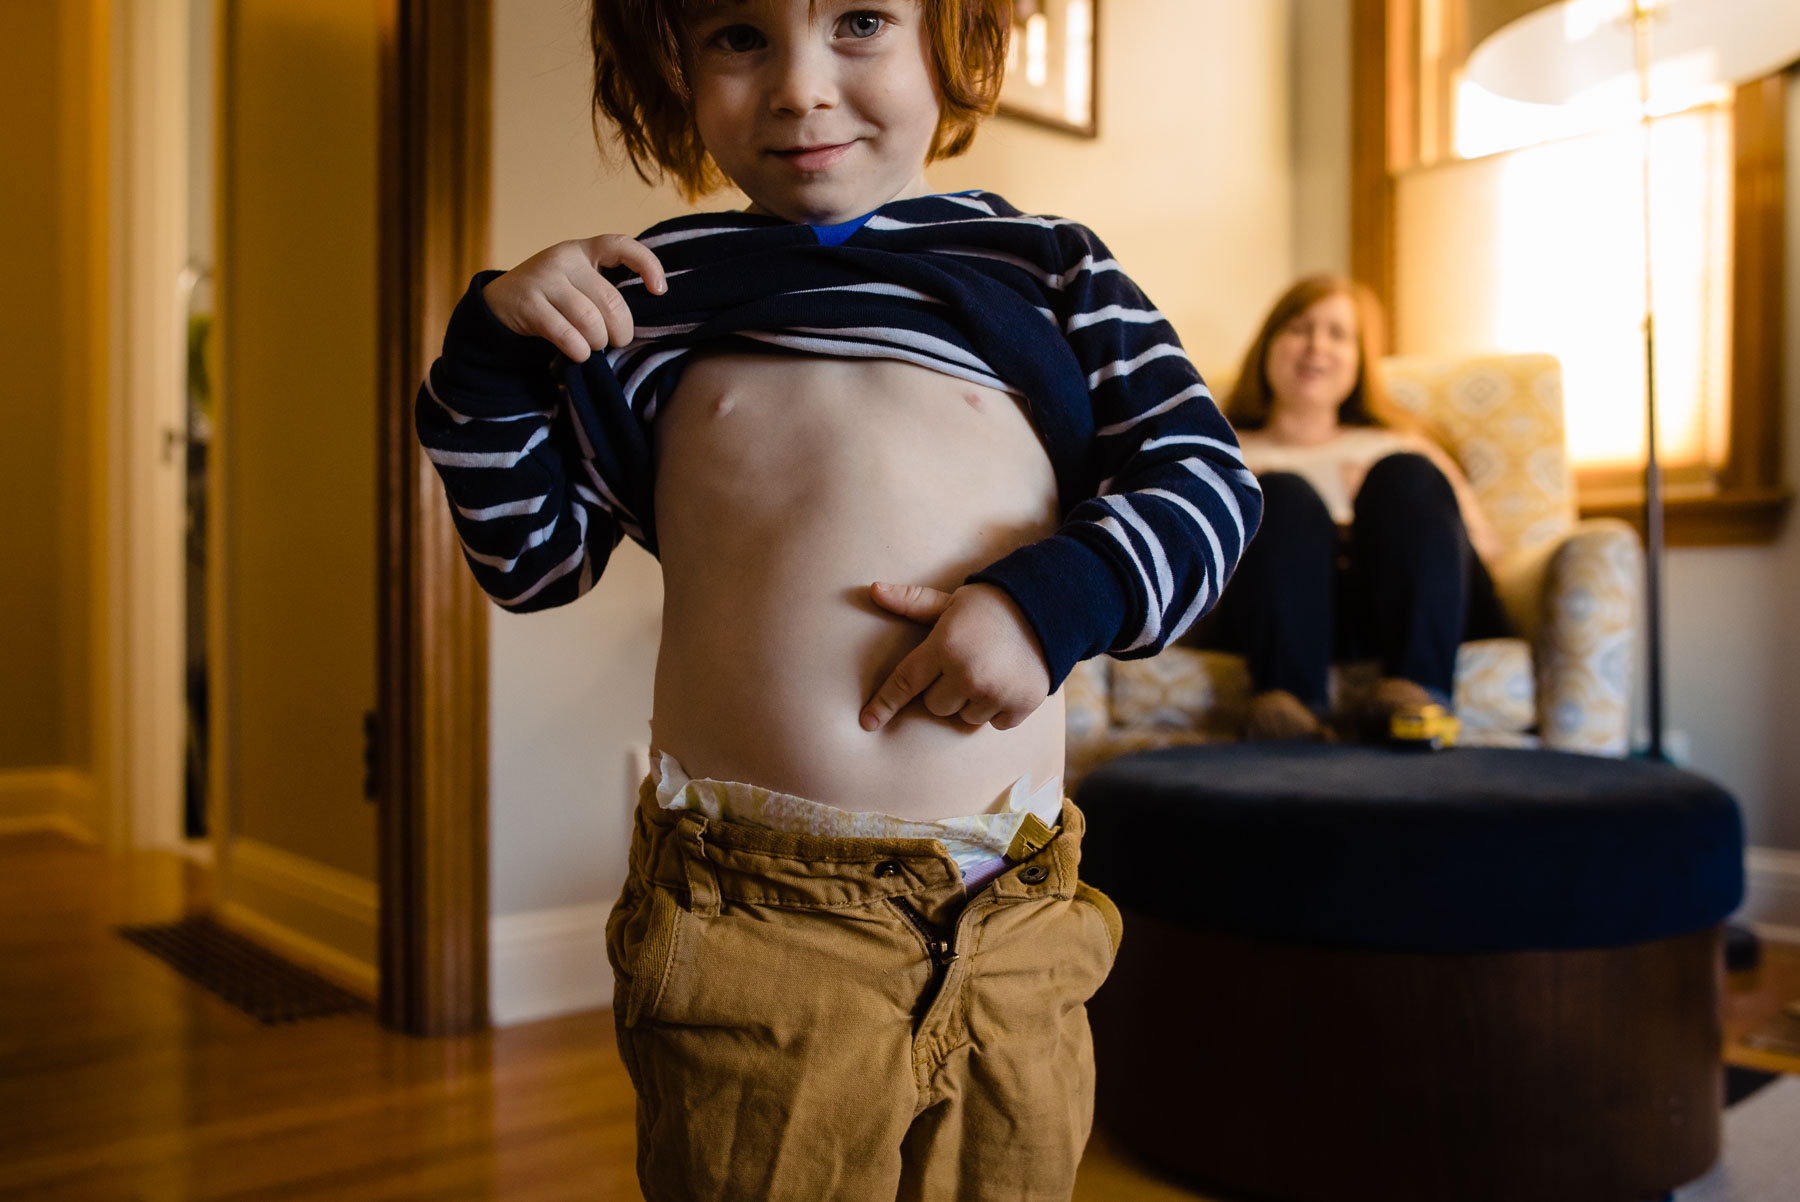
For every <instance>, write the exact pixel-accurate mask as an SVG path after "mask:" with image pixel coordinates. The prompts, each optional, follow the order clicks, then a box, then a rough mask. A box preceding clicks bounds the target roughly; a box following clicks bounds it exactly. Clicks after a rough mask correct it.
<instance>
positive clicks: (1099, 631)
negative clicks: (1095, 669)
mask: <svg viewBox="0 0 1800 1202" xmlns="http://www.w3.org/2000/svg"><path fill="white" fill-rule="evenodd" d="M964 583H967V584H987V585H992V586H994V587H995V588H998V589H1000V590H1001V591H1002V592H1004V593H1005V594H1006V595H1007V596H1008V597H1010V598H1011V599H1012V602H1013V604H1014V605H1016V606H1018V608H1019V612H1020V613H1021V614H1023V615H1024V617H1025V621H1026V623H1027V624H1028V625H1029V626H1030V627H1031V631H1032V633H1033V634H1034V635H1036V636H1037V642H1038V648H1039V650H1041V651H1042V652H1043V655H1044V664H1045V666H1046V667H1047V668H1048V669H1049V672H1050V690H1051V692H1055V691H1056V690H1057V689H1059V688H1061V687H1062V683H1063V681H1064V679H1066V678H1067V677H1068V675H1069V673H1070V672H1072V671H1074V669H1075V665H1076V664H1078V663H1080V662H1081V661H1082V660H1084V659H1089V658H1091V657H1093V656H1096V655H1100V654H1102V653H1103V652H1105V651H1106V650H1107V648H1109V647H1111V646H1112V645H1113V643H1114V642H1115V641H1117V639H1118V636H1119V630H1120V628H1121V627H1122V626H1123V625H1124V624H1125V619H1126V617H1127V616H1128V615H1129V613H1130V611H1131V596H1130V594H1129V593H1128V592H1127V591H1126V589H1125V586H1124V585H1123V584H1122V583H1121V582H1120V580H1119V578H1118V574H1117V572H1116V571H1115V570H1114V568H1113V565H1112V564H1111V562H1110V561H1108V560H1107V559H1106V557H1105V556H1103V555H1101V554H1100V553H1099V552H1097V551H1095V550H1094V549H1093V548H1092V547H1089V546H1088V545H1087V544H1086V543H1084V542H1083V541H1082V540H1080V539H1078V538H1075V537H1074V536H1072V535H1069V534H1055V535H1052V536H1051V537H1049V538H1047V539H1044V540H1043V541H1041V542H1036V543H1030V544H1027V545H1026V546H1023V547H1020V548H1019V549H1018V550H1016V551H1014V552H1012V553H1011V554H1010V555H1007V556H1005V557H1004V558H1002V559H1000V560H997V561H996V562H994V563H992V564H989V565H988V566H987V567H985V568H983V569H982V570H981V571H979V572H977V573H975V574H974V575H972V576H970V577H969V578H968V579H967V580H966V581H965V582H964Z"/></svg>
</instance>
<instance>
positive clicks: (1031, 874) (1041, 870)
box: [1019, 864, 1050, 885]
mask: <svg viewBox="0 0 1800 1202" xmlns="http://www.w3.org/2000/svg"><path fill="white" fill-rule="evenodd" d="M1049 875H1050V872H1049V870H1048V869H1046V868H1045V867H1044V866H1043V865H1041V864H1030V865H1027V866H1026V867H1024V868H1021V869H1019V879H1020V880H1022V881H1024V882H1025V883H1026V884H1027V885H1041V884H1043V883H1044V878H1045V877H1047V876H1049Z"/></svg>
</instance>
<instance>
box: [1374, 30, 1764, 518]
mask: <svg viewBox="0 0 1800 1202" xmlns="http://www.w3.org/2000/svg"><path fill="white" fill-rule="evenodd" d="M1533 7H1536V6H1535V5H1532V4H1529V3H1516V2H1514V3H1510V5H1509V4H1508V3H1500V2H1498V0H1481V2H1480V3H1475V2H1474V0H1356V2H1355V26H1354V29H1355V46H1354V68H1353V70H1354V75H1355V80H1356V82H1355V84H1354V90H1355V100H1356V103H1355V106H1354V109H1355V112H1354V116H1353V122H1354V128H1355V134H1354V142H1353V147H1354V151H1353V153H1354V155H1355V157H1356V160H1357V162H1356V166H1355V181H1356V189H1355V190H1356V196H1355V200H1354V202H1353V207H1354V210H1355V212H1354V216H1353V225H1354V227H1355V230H1356V237H1355V240H1354V245H1355V247H1356V249H1357V251H1358V252H1359V262H1358V263H1357V264H1356V270H1357V273H1358V274H1359V275H1361V276H1363V277H1364V278H1365V279H1367V280H1369V281H1370V282H1371V283H1372V284H1375V285H1376V286H1377V290H1378V291H1381V292H1383V294H1384V299H1385V300H1387V301H1388V303H1389V306H1390V308H1391V310H1392V312H1393V316H1394V326H1395V330H1396V334H1397V338H1396V342H1397V346H1398V349H1400V350H1402V351H1410V350H1428V351H1433V352H1453V353H1454V352H1457V351H1463V350H1469V351H1473V350H1486V349H1509V350H1547V351H1550V352H1552V353H1554V354H1556V355H1557V356H1558V357H1559V358H1560V359H1561V360H1562V362H1563V368H1564V386H1565V387H1564V397H1565V406H1566V411H1567V417H1568V428H1569V436H1570V452H1571V456H1572V458H1573V459H1574V461H1575V465H1576V468H1577V475H1578V480H1579V484H1580V495H1581V500H1582V508H1583V512H1584V513H1586V514H1590V515H1596V514H1608V515H1616V516H1621V517H1627V518H1635V517H1636V516H1637V509H1638V507H1639V506H1640V505H1641V497H1642V485H1641V467H1640V465H1641V463H1642V456H1643V453H1644V405H1645V364H1644V341H1643V334H1642V322H1643V316H1644V312H1645V279H1644V245H1645V240H1644V202H1643V183H1642V175H1641V171H1642V163H1643V158H1642V154H1643V146H1644V140H1643V137H1642V134H1641V132H1640V130H1639V127H1638V126H1637V125H1636V123H1635V122H1634V121H1632V119H1631V114H1632V113H1633V112H1634V111H1635V96H1633V95H1626V96H1623V97H1615V98H1613V99H1614V103H1613V104H1612V105H1611V106H1610V107H1609V106H1608V104H1607V103H1606V102H1605V101H1606V99H1607V98H1605V97H1601V98H1599V99H1598V100H1597V101H1595V102H1593V103H1589V104H1587V105H1585V106H1570V107H1565V108H1558V109H1551V108H1548V107H1547V106H1540V105H1530V104H1523V103H1520V102H1517V101H1509V100H1503V99H1501V98H1499V97H1497V96H1495V95H1493V94H1492V93H1489V92H1487V91H1485V90H1483V89H1482V88H1480V87H1479V86H1478V85H1477V84H1475V83H1473V82H1472V81H1471V80H1470V79H1469V78H1467V76H1466V73H1465V71H1464V67H1465V64H1466V62H1467V60H1468V58H1469V44H1470V38H1469V32H1470V26H1471V24H1472V23H1473V24H1475V25H1477V26H1479V25H1480V24H1481V22H1483V21H1485V22H1487V23H1489V27H1492V26H1493V25H1497V24H1498V23H1500V21H1501V19H1502V15H1501V14H1497V13H1496V12H1495V11H1493V10H1495V9H1509V10H1510V11H1524V10H1526V9H1530V8H1533ZM1590 7H1592V6H1590ZM1579 8H1580V6H1576V9H1579ZM1476 9H1479V10H1480V11H1477V12H1475V13H1474V15H1473V16H1471V11H1472V10H1476ZM1571 11H1575V10H1571ZM1576 15H1579V13H1577V14H1576ZM1783 89H1784V80H1783V77H1782V76H1781V75H1779V74H1777V75H1775V76H1772V77H1770V78H1768V79H1765V80H1761V81H1758V82H1757V83H1754V84H1751V85H1749V86H1746V87H1743V88H1739V89H1736V90H1735V92H1730V91H1728V92H1725V93H1719V92H1714V93H1712V94H1698V93H1693V92H1689V93H1686V94H1684V96H1683V99H1682V100H1681V102H1679V103H1677V104H1674V105H1671V106H1669V107H1670V108H1671V109H1673V110H1674V111H1671V112H1668V113H1667V114H1666V115H1662V116H1659V117H1658V119H1657V120H1656V121H1655V122H1654V125H1653V133H1652V136H1651V139H1650V148H1651V159H1650V162H1651V165H1652V166H1651V197H1652V202H1651V210H1650V211H1651V231H1652V253H1651V261H1652V266H1653V268H1654V274H1653V279H1654V282H1655V296H1656V323H1655V330H1656V382H1657V401H1658V409H1659V420H1658V449H1659V453H1660V457H1661V459H1662V462H1663V465H1664V471H1665V477H1666V480H1667V486H1668V496H1669V504H1668V519H1669V521H1668V525H1669V536H1670V541H1671V542H1672V543H1676V544H1681V543H1689V544H1692V543H1714V542H1766V541H1771V540H1772V539H1773V538H1774V536H1775V534H1776V533H1777V531H1778V530H1779V526H1780V522H1781V518H1782V515H1783V512H1784V510H1785V508H1786V504H1787V493H1786V490H1785V488H1784V487H1783V482H1782V480H1781V477H1780V471H1781V464H1780V447H1779V441H1778V439H1779V428H1780V427H1779V420H1780V407H1781V397H1780V386H1781V385H1780V380H1781V361H1780V356H1781V344H1780V330H1781V320H1782V316H1781V301H1782V288H1783V261H1782V255H1781V254H1780V253H1779V252H1780V250H1781V238H1782V229H1783V221H1784V218H1785V213H1784V207H1783V206H1784V203H1785V201H1784V198H1783V196H1782V188H1781V182H1782V175H1783V171H1784V167H1785V131H1784V129H1783V124H1782V116H1783V111H1784V106H1785V100H1784V92H1783ZM1621 112H1623V114H1624V121H1623V122H1621V120H1620V114H1621ZM1771 250H1773V251H1774V252H1775V253H1771Z"/></svg>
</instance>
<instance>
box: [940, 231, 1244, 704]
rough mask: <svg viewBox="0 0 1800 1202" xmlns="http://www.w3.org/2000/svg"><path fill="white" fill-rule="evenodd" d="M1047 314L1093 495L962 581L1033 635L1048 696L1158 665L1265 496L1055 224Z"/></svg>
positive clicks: (1137, 300) (1107, 271) (1165, 353)
mask: <svg viewBox="0 0 1800 1202" xmlns="http://www.w3.org/2000/svg"><path fill="white" fill-rule="evenodd" d="M1046 236H1047V237H1048V238H1050V239H1051V240H1052V246H1053V248H1054V249H1053V252H1052V254H1053V261H1055V262H1056V263H1057V264H1058V265H1059V270H1058V272H1057V273H1056V275H1055V276H1053V278H1052V282H1051V289H1050V296H1051V308H1052V312H1053V313H1054V315H1055V319H1056V321H1057V324H1058V326H1059V328H1060V330H1061V332H1062V334H1063V336H1064V337H1065V338H1066V339H1067V340H1068V342H1069V345H1070V347H1071V348H1072V349H1073V350H1074V352H1075V356H1076V359H1077V360H1078V361H1079V362H1080V363H1081V366H1082V370H1083V371H1084V372H1085V373H1087V388H1088V396H1089V401H1090V403H1091V405H1092V408H1093V416H1094V448H1093V456H1094V458H1093V467H1094V471H1095V476H1096V478H1097V480H1098V486H1097V488H1096V494H1095V495H1094V496H1093V497H1091V498H1088V499H1085V500H1082V501H1080V502H1079V503H1077V504H1075V505H1074V506H1072V507H1071V508H1070V509H1069V511H1068V513H1067V516H1066V518H1065V520H1064V524H1063V526H1062V527H1061V529H1059V530H1058V531H1057V533H1056V534H1054V535H1053V536H1051V537H1050V538H1048V539H1045V540H1043V541H1042V542H1038V543H1033V544H1031V545H1029V546H1025V547H1021V548H1020V549H1019V550H1017V551H1015V552H1013V553H1012V554H1010V555H1008V556H1006V557H1005V558H1003V559H1001V560H999V561H998V562H997V563H995V564H993V565H991V566H989V567H988V568H985V569H983V570H982V571H981V572H979V573H977V574H975V575H974V576H972V577H970V579H971V581H973V582H980V583H989V584H994V585H997V586H998V587H1000V588H1002V589H1004V590H1005V591H1006V592H1007V594H1008V595H1009V596H1011V597H1012V598H1013V600H1014V601H1015V602H1016V603H1017V604H1018V605H1019V608H1020V609H1021V610H1022V611H1023V612H1024V614H1025V616H1026V619H1027V620H1028V621H1029V622H1030V623H1031V625H1032V627H1033V630H1034V631H1035V632H1036V634H1037V636H1038V642H1039V644H1040V646H1041V647H1042V648H1043V651H1044V656H1045V659H1046V661H1047V663H1048V665H1049V668H1050V678H1051V682H1052V684H1053V686H1056V685H1060V684H1061V683H1062V681H1063V679H1064V678H1065V677H1066V676H1067V675H1068V673H1069V672H1070V671H1071V670H1072V669H1073V668H1074V666H1075V665H1076V664H1077V663H1079V662H1080V661H1081V660H1083V659H1087V658H1089V657H1091V656H1095V655H1100V654H1103V653H1110V654H1112V655H1114V656H1117V657H1119V658H1121V659H1136V658H1140V657H1145V656H1151V655H1155V654H1156V653H1157V652H1158V651H1161V650H1162V649H1163V648H1164V647H1166V646H1167V645H1168V644H1169V643H1171V642H1172V641H1174V640H1175V639H1178V638H1180V637H1181V635H1182V634H1184V633H1185V632H1186V631H1187V630H1188V628H1189V627H1191V626H1192V625H1193V623H1194V621H1195V620H1196V619H1197V618H1199V617H1200V616H1201V615H1202V614H1203V613H1205V612H1206V611H1207V610H1208V609H1210V608H1211V607H1212V606H1213V605H1214V604H1215V603H1216V602H1217V601H1218V598H1219V594H1220V592H1221V590H1223V589H1224V587H1225V582H1226V581H1227V580H1228V579H1230V577H1231V573H1232V571H1233V570H1234V569H1235V568H1236V566H1237V562H1238V560H1239V558H1240V557H1241V556H1242V555H1243V551H1244V547H1245V545H1246V544H1247V543H1248V541H1249V539H1250V536H1251V535H1252V534H1254V533H1255V532H1256V527H1257V524H1258V522H1259V521H1260V520H1261V516H1262V493H1261V490H1260V489H1258V487H1257V485H1256V478H1255V477H1254V476H1253V475H1252V474H1251V473H1250V472H1249V471H1248V470H1247V469H1246V468H1245V467H1244V463H1243V459H1242V458H1241V457H1240V455H1239V453H1238V447H1237V439H1236V437H1235V436H1234V435H1233V434H1232V431H1231V427H1230V426H1229V425H1228V424H1227V423H1226V421H1225V418H1224V417H1223V415H1222V414H1220V412H1219V409H1218V407H1217V406H1216V405H1215V404H1214V403H1213V398H1212V393H1211V392H1210V391H1209V390H1208V389H1207V387H1206V384H1205V382H1204V381H1203V380H1202V379H1201V378H1200V373H1199V372H1198V370H1196V369H1195V367H1194V365H1193V363H1192V361H1190V360H1189V359H1188V356H1187V352H1186V351H1184V350H1183V349H1182V346H1181V340H1180V339H1179V338H1178V337H1177V336H1176V334H1175V330H1174V328H1173V327H1172V326H1171V325H1170V324H1169V322H1168V321H1167V320H1166V319H1165V318H1164V317H1163V315H1162V314H1161V313H1160V312H1158V311H1157V309H1156V307H1155V306H1154V305H1153V304H1151V303H1150V301H1149V299H1148V298H1146V297H1145V296H1144V294H1143V292H1142V291H1140V290H1139V289H1138V287H1137V285H1136V284H1134V283H1133V282H1132V281H1131V279H1130V277H1128V276H1127V275H1125V273H1124V272H1123V271H1121V270H1120V268H1119V264H1118V262H1117V260H1115V259H1114V258H1113V257H1112V255H1111V254H1110V252H1108V251H1107V249H1106V247H1105V246H1104V245H1103V244H1102V243H1101V242H1100V240H1099V239H1098V238H1097V237H1095V236H1094V234H1093V233H1092V232H1091V231H1089V230H1087V229H1085V228H1084V227H1082V226H1079V225H1076V224H1073V223H1060V224H1057V225H1055V226H1054V227H1053V228H1052V229H1051V230H1049V231H1048V232H1047V234H1046Z"/></svg>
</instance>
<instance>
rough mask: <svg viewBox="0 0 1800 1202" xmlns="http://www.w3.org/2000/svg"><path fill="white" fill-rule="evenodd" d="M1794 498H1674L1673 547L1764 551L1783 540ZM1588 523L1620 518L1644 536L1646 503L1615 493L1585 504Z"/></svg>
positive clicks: (1763, 493)
mask: <svg viewBox="0 0 1800 1202" xmlns="http://www.w3.org/2000/svg"><path fill="white" fill-rule="evenodd" d="M1792 501H1793V494H1792V493H1791V492H1790V491H1789V490H1787V489H1785V488H1742V489H1733V490H1731V491H1728V492H1724V491H1722V492H1716V493H1710V494H1707V495H1704V496H1671V497H1669V498H1668V499H1667V501H1666V503H1665V504H1664V507H1663V533H1664V540H1665V542H1666V543H1667V544H1668V545H1669V546H1671V547H1730V546H1763V547H1766V546H1768V545H1770V544H1772V543H1774V542H1775V540H1776V539H1778V538H1779V537H1780V536H1781V531H1782V528H1783V526H1784V524H1785V522H1786V518H1787V512H1788V506H1789V505H1790V504H1791V502H1792ZM1581 516H1582V517H1584V518H1619V519H1622V520H1623V521H1626V522H1629V523H1631V525H1632V526H1634V527H1636V529H1637V531H1638V533H1639V534H1640V535H1642V534H1643V530H1644V499H1643V494H1642V493H1641V492H1639V493H1638V494H1637V495H1635V496H1629V495H1621V494H1619V493H1618V492H1616V491H1611V490H1609V491H1608V492H1607V493H1605V494H1604V495H1600V496H1595V495H1592V494H1590V495H1585V496H1583V497H1582V499H1581Z"/></svg>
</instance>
